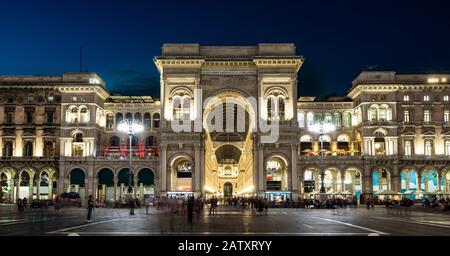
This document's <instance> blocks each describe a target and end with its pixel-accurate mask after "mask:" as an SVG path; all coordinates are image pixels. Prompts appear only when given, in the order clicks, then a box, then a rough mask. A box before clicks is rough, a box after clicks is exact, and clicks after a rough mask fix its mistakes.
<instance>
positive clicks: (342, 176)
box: [341, 172, 355, 191]
mask: <svg viewBox="0 0 450 256" xmlns="http://www.w3.org/2000/svg"><path fill="white" fill-rule="evenodd" d="M354 180H355V179H353V181H352V182H354ZM344 181H345V172H344V174H342V173H341V191H345V183H344Z"/></svg>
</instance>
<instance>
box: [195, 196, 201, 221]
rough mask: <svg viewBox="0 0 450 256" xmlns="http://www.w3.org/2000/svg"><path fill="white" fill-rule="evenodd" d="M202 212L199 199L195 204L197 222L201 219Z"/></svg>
mask: <svg viewBox="0 0 450 256" xmlns="http://www.w3.org/2000/svg"><path fill="white" fill-rule="evenodd" d="M201 210H202V206H201V200H200V199H197V200H195V204H194V211H195V214H196V215H197V221H198V220H199V219H200V211H201Z"/></svg>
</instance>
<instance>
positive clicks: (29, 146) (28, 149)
mask: <svg viewBox="0 0 450 256" xmlns="http://www.w3.org/2000/svg"><path fill="white" fill-rule="evenodd" d="M23 155H24V156H27V157H30V156H33V142H31V141H27V142H25V146H24V148H23Z"/></svg>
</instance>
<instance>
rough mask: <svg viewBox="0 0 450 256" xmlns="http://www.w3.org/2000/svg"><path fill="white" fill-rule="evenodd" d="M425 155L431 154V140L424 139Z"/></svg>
mask: <svg viewBox="0 0 450 256" xmlns="http://www.w3.org/2000/svg"><path fill="white" fill-rule="evenodd" d="M425 155H426V156H431V155H433V141H431V140H425Z"/></svg>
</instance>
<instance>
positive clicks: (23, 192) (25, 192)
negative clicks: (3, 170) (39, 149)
mask: <svg viewBox="0 0 450 256" xmlns="http://www.w3.org/2000/svg"><path fill="white" fill-rule="evenodd" d="M35 174H36V171H35V170H34V169H33V168H32V167H25V168H22V169H21V170H20V172H19V191H18V194H17V195H18V197H19V198H22V199H23V198H27V200H28V202H30V199H32V197H33V183H34V177H35Z"/></svg>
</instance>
